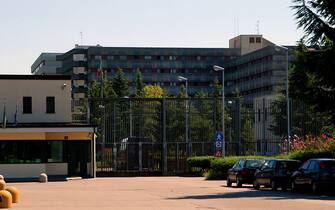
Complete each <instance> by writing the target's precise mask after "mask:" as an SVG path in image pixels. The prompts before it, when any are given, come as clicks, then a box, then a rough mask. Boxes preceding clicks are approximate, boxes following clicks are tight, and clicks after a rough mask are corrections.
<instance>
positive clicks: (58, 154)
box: [47, 141, 63, 163]
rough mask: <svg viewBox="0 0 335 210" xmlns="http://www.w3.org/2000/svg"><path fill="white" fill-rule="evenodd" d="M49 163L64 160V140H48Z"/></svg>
mask: <svg viewBox="0 0 335 210" xmlns="http://www.w3.org/2000/svg"><path fill="white" fill-rule="evenodd" d="M47 161H48V163H55V162H56V163H57V162H58V163H60V162H62V161H63V142H62V141H48V160H47Z"/></svg>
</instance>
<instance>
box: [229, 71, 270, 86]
mask: <svg viewBox="0 0 335 210" xmlns="http://www.w3.org/2000/svg"><path fill="white" fill-rule="evenodd" d="M271 75H272V71H270V70H267V71H264V72H261V73H257V74H252V75H248V76H246V77H241V78H238V79H235V80H229V81H227V84H228V86H230V85H235V84H239V83H245V82H247V81H250V80H252V81H255V80H256V79H260V78H262V77H268V76H271Z"/></svg>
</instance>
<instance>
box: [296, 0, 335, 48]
mask: <svg viewBox="0 0 335 210" xmlns="http://www.w3.org/2000/svg"><path fill="white" fill-rule="evenodd" d="M293 3H294V5H293V6H292V9H293V10H294V11H295V17H296V19H297V21H298V27H299V28H302V29H303V30H304V32H305V34H306V35H305V37H307V38H309V42H310V44H313V45H315V44H320V43H321V44H325V42H327V39H329V40H331V41H332V42H334V41H335V27H334V26H335V2H334V0H308V1H307V0H293Z"/></svg>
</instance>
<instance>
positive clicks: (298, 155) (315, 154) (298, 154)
mask: <svg viewBox="0 0 335 210" xmlns="http://www.w3.org/2000/svg"><path fill="white" fill-rule="evenodd" d="M289 158H290V159H294V160H300V161H301V162H304V161H306V160H308V159H312V158H334V156H333V154H332V153H331V152H329V151H320V150H298V151H294V152H292V153H290V154H289Z"/></svg>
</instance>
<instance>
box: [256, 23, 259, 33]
mask: <svg viewBox="0 0 335 210" xmlns="http://www.w3.org/2000/svg"><path fill="white" fill-rule="evenodd" d="M256 32H257V35H259V20H257V23H256Z"/></svg>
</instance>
